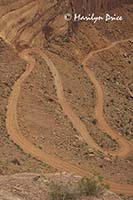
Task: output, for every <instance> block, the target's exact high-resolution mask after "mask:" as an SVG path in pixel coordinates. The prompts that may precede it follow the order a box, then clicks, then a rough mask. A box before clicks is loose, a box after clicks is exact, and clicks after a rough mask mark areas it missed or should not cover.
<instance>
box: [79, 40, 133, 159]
mask: <svg viewBox="0 0 133 200" xmlns="http://www.w3.org/2000/svg"><path fill="white" fill-rule="evenodd" d="M130 40H132V41H133V38H129V39H126V40H122V41H116V42H113V43H111V44H110V45H109V46H108V47H105V48H102V49H99V50H96V51H93V52H91V53H89V54H88V55H87V57H86V58H85V59H84V60H83V62H82V64H83V65H84V70H85V72H86V73H87V74H88V76H89V78H90V80H91V81H92V83H93V84H94V86H95V89H96V95H97V98H96V107H95V115H96V119H97V121H98V124H99V127H100V128H101V129H102V131H104V132H105V133H107V134H108V135H110V136H111V138H112V139H114V140H115V141H117V143H118V144H119V147H120V148H119V150H118V151H115V152H111V154H112V155H114V156H119V157H123V158H126V157H127V156H128V155H132V154H133V144H132V143H131V142H129V141H128V140H126V139H125V138H123V137H122V136H121V135H120V134H119V133H118V132H116V131H115V130H113V129H112V128H111V127H110V126H109V125H108V124H107V122H106V120H105V118H104V112H103V106H104V92H103V89H102V87H101V85H100V83H99V81H98V80H97V79H96V76H95V73H94V72H93V71H92V70H91V69H89V67H88V66H87V64H86V63H87V61H88V60H89V59H90V58H92V56H95V55H96V54H97V53H100V52H103V51H107V50H109V49H111V48H113V47H115V46H116V45H117V44H120V43H124V42H128V41H130Z"/></svg>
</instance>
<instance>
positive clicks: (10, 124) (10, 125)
mask: <svg viewBox="0 0 133 200" xmlns="http://www.w3.org/2000/svg"><path fill="white" fill-rule="evenodd" d="M30 53H36V54H37V55H38V54H39V56H41V57H42V58H43V59H45V61H46V63H47V65H48V66H49V68H50V71H51V72H52V75H53V77H54V81H55V85H56V87H57V96H58V99H59V103H60V104H61V106H62V108H63V110H64V112H65V114H66V115H67V116H68V117H69V119H70V120H71V121H72V123H73V125H74V127H75V128H76V129H77V130H78V131H79V132H80V134H81V135H82V137H83V138H84V140H85V141H86V142H87V143H88V144H89V145H90V146H91V147H93V148H95V149H96V150H100V151H102V149H101V148H100V147H99V146H98V145H97V144H96V143H95V141H94V140H93V139H92V138H91V136H90V135H89V133H88V132H87V129H86V127H85V125H84V124H83V123H82V121H81V120H80V119H79V118H78V117H77V116H76V114H75V113H74V112H73V111H72V109H71V108H70V107H69V105H68V103H67V102H66V100H65V98H64V92H63V87H62V83H61V80H60V77H59V74H58V71H57V70H56V68H55V66H54V64H53V63H52V61H51V60H50V59H49V58H48V57H47V55H46V54H45V53H43V52H42V51H41V50H40V49H37V48H34V49H33V48H31V49H27V50H24V51H23V52H22V53H21V54H20V57H21V58H23V59H24V60H26V61H27V62H28V63H29V64H28V65H27V68H26V71H25V72H24V73H23V74H22V76H21V77H20V78H19V79H18V80H17V81H16V83H15V84H14V87H13V90H12V93H11V96H10V98H9V102H8V109H7V119H6V126H7V131H8V134H9V135H10V137H11V139H12V140H13V141H14V143H16V144H17V145H19V146H20V148H22V149H23V151H24V152H26V153H29V154H31V155H32V156H34V157H36V158H37V159H39V160H40V161H42V162H46V163H48V164H49V165H51V166H53V167H55V168H57V169H59V170H60V171H66V172H71V173H74V174H77V175H81V176H88V175H90V173H89V172H88V171H86V170H84V169H82V168H80V167H77V166H74V165H72V164H70V163H68V162H65V161H63V160H60V159H59V158H58V157H56V156H52V155H49V154H47V153H46V152H44V151H42V150H40V149H39V148H37V147H36V146H35V145H33V144H32V143H31V142H29V141H28V140H27V139H26V138H25V137H24V136H23V133H21V131H20V129H19V125H18V121H17V102H18V97H19V94H20V90H21V85H22V83H23V82H24V81H25V79H26V78H27V77H28V76H29V74H30V73H31V71H32V70H33V68H34V66H35V59H34V58H33V57H32V56H30V55H29V54H30ZM87 59H88V58H87ZM124 155H125V154H124ZM104 182H105V183H107V184H109V185H110V187H111V190H112V191H114V192H116V193H122V194H128V195H130V194H133V187H132V186H131V185H128V184H117V183H114V182H111V181H107V180H105V181H104Z"/></svg>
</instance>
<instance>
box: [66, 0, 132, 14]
mask: <svg viewBox="0 0 133 200" xmlns="http://www.w3.org/2000/svg"><path fill="white" fill-rule="evenodd" d="M70 2H71V4H72V5H73V7H74V9H75V11H76V12H80V13H87V12H94V11H97V10H106V9H107V10H108V9H112V8H115V7H118V6H120V5H121V4H122V3H132V0H78V1H77V0H71V1H70Z"/></svg>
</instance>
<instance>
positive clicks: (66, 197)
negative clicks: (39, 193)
mask: <svg viewBox="0 0 133 200" xmlns="http://www.w3.org/2000/svg"><path fill="white" fill-rule="evenodd" d="M50 199H51V200H76V199H77V194H76V192H75V191H74V190H73V189H72V190H71V189H70V188H69V187H68V186H67V185H63V184H57V183H56V184H55V183H54V182H52V183H51V184H50Z"/></svg>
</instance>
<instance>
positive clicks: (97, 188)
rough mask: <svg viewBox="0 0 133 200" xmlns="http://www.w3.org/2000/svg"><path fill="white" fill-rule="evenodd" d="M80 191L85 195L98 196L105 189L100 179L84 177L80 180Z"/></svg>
mask: <svg viewBox="0 0 133 200" xmlns="http://www.w3.org/2000/svg"><path fill="white" fill-rule="evenodd" d="M79 191H80V194H81V195H84V196H98V195H100V194H101V192H102V191H103V186H102V184H101V182H100V181H96V180H95V179H92V178H87V177H84V178H82V179H81V180H80V181H79Z"/></svg>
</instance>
